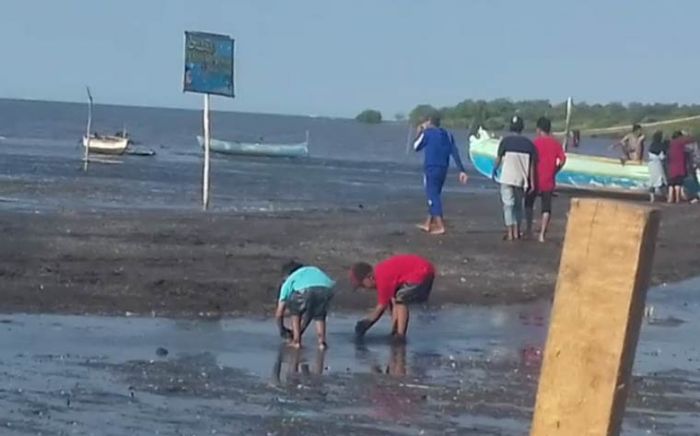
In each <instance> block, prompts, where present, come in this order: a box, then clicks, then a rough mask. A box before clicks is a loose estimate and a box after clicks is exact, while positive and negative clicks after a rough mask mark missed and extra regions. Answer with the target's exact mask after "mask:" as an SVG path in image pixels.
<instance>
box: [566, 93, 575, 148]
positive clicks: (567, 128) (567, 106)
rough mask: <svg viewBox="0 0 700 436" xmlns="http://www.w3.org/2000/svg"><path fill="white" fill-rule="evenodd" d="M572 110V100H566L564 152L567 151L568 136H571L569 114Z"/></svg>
mask: <svg viewBox="0 0 700 436" xmlns="http://www.w3.org/2000/svg"><path fill="white" fill-rule="evenodd" d="M573 109H574V99H573V98H571V97H569V98H567V99H566V126H565V127H564V151H568V149H569V136H570V135H571V113H572V112H573Z"/></svg>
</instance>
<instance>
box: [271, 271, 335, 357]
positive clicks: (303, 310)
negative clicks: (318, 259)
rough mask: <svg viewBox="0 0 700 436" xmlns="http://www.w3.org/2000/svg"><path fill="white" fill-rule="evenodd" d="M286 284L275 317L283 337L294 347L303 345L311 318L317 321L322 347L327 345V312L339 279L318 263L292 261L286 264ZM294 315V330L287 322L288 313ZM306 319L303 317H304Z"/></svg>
mask: <svg viewBox="0 0 700 436" xmlns="http://www.w3.org/2000/svg"><path fill="white" fill-rule="evenodd" d="M282 274H283V276H284V283H282V286H281V287H280V293H279V299H278V303H277V311H276V313H275V320H276V322H277V327H278V328H279V332H280V336H281V337H282V339H286V340H289V341H290V345H291V346H292V347H293V348H300V347H301V336H302V335H303V334H304V331H305V330H306V328H307V327H308V326H309V324H311V321H316V336H317V338H318V347H319V348H320V349H325V348H326V315H327V314H328V306H329V305H330V301H331V299H332V298H333V287H334V286H335V282H334V281H333V279H331V278H330V277H329V276H328V275H327V274H326V273H325V272H323V271H321V270H320V269H319V268H317V267H315V266H304V265H302V264H300V263H298V262H296V261H290V262H288V263H286V264H285V265H284V266H282ZM285 311H289V313H290V315H291V317H292V329H291V330H290V329H288V328H287V327H285V325H284V313H285ZM302 318H303V320H302Z"/></svg>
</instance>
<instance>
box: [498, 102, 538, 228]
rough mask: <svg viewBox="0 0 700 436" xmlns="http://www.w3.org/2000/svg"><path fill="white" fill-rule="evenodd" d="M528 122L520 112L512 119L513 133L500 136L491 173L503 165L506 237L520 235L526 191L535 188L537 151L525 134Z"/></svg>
mask: <svg viewBox="0 0 700 436" xmlns="http://www.w3.org/2000/svg"><path fill="white" fill-rule="evenodd" d="M524 128H525V123H524V122H523V119H522V118H520V117H519V116H517V115H516V116H514V117H513V119H511V121H510V132H511V134H510V135H508V136H505V137H504V138H503V139H501V143H500V144H499V146H498V153H497V157H496V162H495V163H494V166H493V174H492V175H491V177H492V178H493V179H494V180H496V177H497V174H498V171H499V169H500V167H501V165H502V166H503V170H502V171H501V175H500V179H499V182H500V184H501V201H502V202H503V220H504V222H505V227H506V234H505V237H504V239H505V240H507V241H514V240H516V239H520V236H521V234H520V232H521V225H522V218H523V195H524V193H525V191H527V192H528V193H531V192H533V191H534V190H535V186H536V184H535V180H536V179H535V175H536V161H537V152H536V149H535V145H534V144H533V143H532V141H530V140H529V139H528V138H526V137H525V136H523V135H522V132H523V129H524Z"/></svg>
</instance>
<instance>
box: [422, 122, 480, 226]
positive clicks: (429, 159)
mask: <svg viewBox="0 0 700 436" xmlns="http://www.w3.org/2000/svg"><path fill="white" fill-rule="evenodd" d="M413 150H414V151H416V152H419V151H423V153H424V159H423V170H424V172H425V174H424V179H423V180H424V184H425V194H426V196H427V197H428V218H427V219H426V220H425V223H423V224H419V225H418V228H419V229H421V230H423V231H425V232H428V233H430V234H431V235H442V234H444V233H445V222H444V221H443V215H442V187H443V186H444V185H445V179H446V178H447V169H448V168H449V166H450V156H452V159H453V160H454V161H455V165H457V169H459V181H460V183H462V184H466V183H467V180H468V176H467V172H466V170H465V169H464V165H462V159H461V158H460V157H459V150H458V149H457V145H456V144H455V138H454V136H452V134H451V133H449V132H448V131H447V130H445V129H443V128H442V127H440V116H439V115H437V114H432V115H430V116H428V117H425V118H424V119H423V122H422V123H421V124H420V125H419V126H418V134H417V136H416V139H415V141H414V142H413Z"/></svg>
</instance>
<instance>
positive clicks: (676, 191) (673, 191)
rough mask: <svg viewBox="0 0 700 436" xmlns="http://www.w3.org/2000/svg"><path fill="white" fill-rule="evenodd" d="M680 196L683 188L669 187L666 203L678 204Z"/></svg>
mask: <svg viewBox="0 0 700 436" xmlns="http://www.w3.org/2000/svg"><path fill="white" fill-rule="evenodd" d="M682 195H683V187H682V186H669V187H668V202H669V203H680V202H681V197H682Z"/></svg>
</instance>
